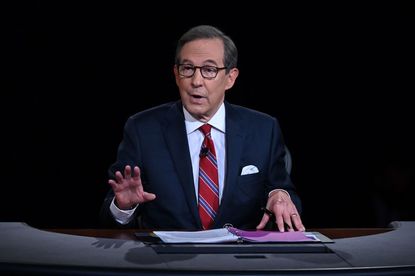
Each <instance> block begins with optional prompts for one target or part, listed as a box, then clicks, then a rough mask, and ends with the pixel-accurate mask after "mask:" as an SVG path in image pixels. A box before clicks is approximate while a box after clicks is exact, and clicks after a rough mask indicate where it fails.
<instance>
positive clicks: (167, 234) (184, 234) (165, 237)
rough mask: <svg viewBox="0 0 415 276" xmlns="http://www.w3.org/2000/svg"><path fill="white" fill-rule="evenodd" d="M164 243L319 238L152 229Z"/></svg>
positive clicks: (228, 230) (312, 237) (234, 230)
mask: <svg viewBox="0 0 415 276" xmlns="http://www.w3.org/2000/svg"><path fill="white" fill-rule="evenodd" d="M153 233H154V234H155V235H157V236H158V237H159V238H160V239H161V240H162V241H163V242H165V243H223V242H236V241H247V242H313V241H319V239H318V238H317V237H316V236H315V235H313V234H312V233H307V232H299V231H295V232H278V231H263V230H252V231H246V230H240V229H237V228H234V227H228V228H220V229H212V230H205V231H154V232H153Z"/></svg>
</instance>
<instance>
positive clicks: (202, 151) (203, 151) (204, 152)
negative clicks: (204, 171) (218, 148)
mask: <svg viewBox="0 0 415 276" xmlns="http://www.w3.org/2000/svg"><path fill="white" fill-rule="evenodd" d="M208 152H209V149H208V148H207V147H203V146H202V148H201V149H200V153H199V157H200V158H202V157H206V156H207V155H208Z"/></svg>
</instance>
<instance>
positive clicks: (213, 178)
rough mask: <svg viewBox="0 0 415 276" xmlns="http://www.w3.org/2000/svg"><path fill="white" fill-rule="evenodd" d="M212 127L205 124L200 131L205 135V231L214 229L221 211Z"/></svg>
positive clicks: (202, 196) (202, 199) (202, 209)
mask: <svg viewBox="0 0 415 276" xmlns="http://www.w3.org/2000/svg"><path fill="white" fill-rule="evenodd" d="M211 128H212V126H211V125H208V124H204V125H203V126H201V127H200V130H201V131H202V132H203V134H204V135H205V139H204V140H203V143H202V149H201V151H200V163H199V215H200V219H201V221H202V226H203V229H209V228H211V227H212V224H213V220H214V219H215V216H216V212H217V211H218V209H219V178H218V163H217V161H216V153H215V146H214V145H213V140H212V136H211V134H210V130H211Z"/></svg>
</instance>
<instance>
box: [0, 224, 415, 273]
mask: <svg viewBox="0 0 415 276" xmlns="http://www.w3.org/2000/svg"><path fill="white" fill-rule="evenodd" d="M310 230H311V229H310ZM313 231H318V232H320V233H322V234H324V235H326V236H328V237H329V238H332V239H333V240H334V243H328V244H326V246H327V248H328V249H330V252H327V253H273V254H267V253H261V254H242V253H241V254H158V253H157V252H156V251H155V250H154V249H153V248H152V247H150V246H148V245H146V244H144V243H142V242H140V241H138V240H136V239H135V237H134V232H135V231H134V230H97V229H50V230H47V231H46V230H40V229H36V228H33V227H30V226H28V225H26V224H24V223H19V222H3V223H0V272H1V274H2V275H9V274H13V275H19V274H24V275H149V274H151V275H200V274H203V275H216V276H217V275H226V274H228V275H275V274H278V275H414V274H415V246H414V244H415V243H414V242H415V222H410V221H408V222H403V221H401V222H394V223H393V228H391V229H373V228H372V229H313Z"/></svg>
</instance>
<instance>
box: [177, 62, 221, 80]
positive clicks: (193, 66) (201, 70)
mask: <svg viewBox="0 0 415 276" xmlns="http://www.w3.org/2000/svg"><path fill="white" fill-rule="evenodd" d="M181 66H189V67H192V70H193V73H192V74H191V75H188V76H186V75H183V74H181V73H180V67H181ZM176 67H177V71H178V73H179V75H180V76H182V77H184V78H191V77H193V76H194V75H195V73H196V69H199V70H200V74H201V75H202V77H203V78H205V79H208V80H211V79H214V78H216V77H217V76H218V73H219V72H220V71H221V70H224V69H227V68H228V67H226V66H224V67H216V66H213V65H203V66H196V65H192V64H188V63H179V64H176ZM203 68H205V69H206V68H210V69H215V70H216V73H215V76H214V77H206V76H205V75H204V73H203Z"/></svg>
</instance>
